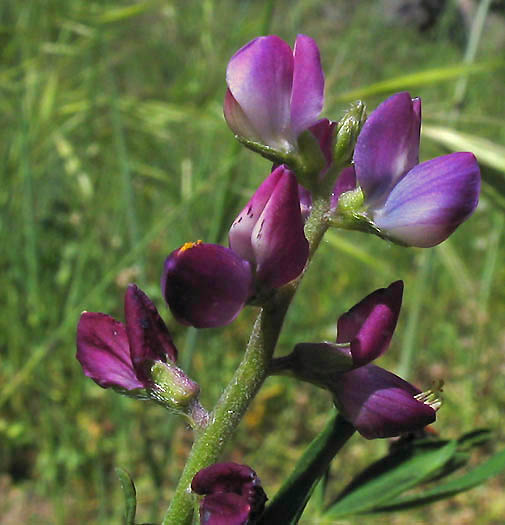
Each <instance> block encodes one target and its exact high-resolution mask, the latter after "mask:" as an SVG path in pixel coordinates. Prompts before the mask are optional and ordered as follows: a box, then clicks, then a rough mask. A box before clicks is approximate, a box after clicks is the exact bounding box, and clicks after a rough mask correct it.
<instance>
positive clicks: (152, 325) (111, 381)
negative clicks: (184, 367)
mask: <svg viewBox="0 0 505 525" xmlns="http://www.w3.org/2000/svg"><path fill="white" fill-rule="evenodd" d="M125 318H126V323H125V324H123V323H120V322H119V321H116V320H115V319H113V318H112V317H110V316H109V315H106V314H102V313H94V312H84V313H83V314H82V315H81V318H80V320H79V325H78V327H77V359H78V361H79V362H80V363H81V366H82V369H83V371H84V374H85V375H87V376H88V377H91V379H93V381H95V382H96V383H97V384H98V385H100V386H101V387H103V388H108V387H115V388H119V389H123V390H127V391H132V390H137V389H147V388H150V387H151V386H152V381H151V376H150V373H149V368H150V365H151V364H152V363H153V362H161V363H166V362H173V363H175V361H176V359H177V349H176V347H175V345H174V343H173V341H172V338H171V337H170V334H169V332H168V329H167V327H166V325H165V323H164V322H163V320H162V319H161V317H160V315H159V314H158V311H157V310H156V307H155V306H154V304H153V303H152V302H151V300H150V299H149V297H147V295H146V294H145V293H144V292H142V290H140V289H139V288H138V287H137V286H135V285H134V284H130V285H129V286H128V288H127V290H126V293H125Z"/></svg>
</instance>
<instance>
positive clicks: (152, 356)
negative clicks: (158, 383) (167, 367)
mask: <svg viewBox="0 0 505 525" xmlns="http://www.w3.org/2000/svg"><path fill="white" fill-rule="evenodd" d="M124 309H125V320H126V333H127V335H128V341H129V343H130V353H131V356H132V360H133V365H134V367H135V369H136V371H137V375H138V376H139V378H142V379H144V380H146V381H147V380H148V376H146V375H145V363H146V361H162V362H164V363H165V362H166V361H167V359H169V360H170V361H173V362H174V363H175V361H176V360H177V349H176V348H175V345H174V343H173V341H172V337H171V336H170V334H169V332H168V328H167V327H166V325H165V323H164V322H163V319H162V318H161V317H160V314H159V313H158V310H156V307H155V306H154V304H153V303H152V301H151V300H150V299H149V297H147V295H146V294H145V293H144V292H143V291H142V290H140V288H138V287H137V286H136V285H134V284H130V285H129V286H128V288H127V290H126V293H125V304H124Z"/></svg>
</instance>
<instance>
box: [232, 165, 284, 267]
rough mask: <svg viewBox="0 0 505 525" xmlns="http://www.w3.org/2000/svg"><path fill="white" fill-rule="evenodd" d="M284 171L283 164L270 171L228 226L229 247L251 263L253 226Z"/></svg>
mask: <svg viewBox="0 0 505 525" xmlns="http://www.w3.org/2000/svg"><path fill="white" fill-rule="evenodd" d="M285 172H287V170H286V169H285V168H284V166H279V167H278V168H276V169H275V170H274V171H272V173H270V175H269V176H268V177H267V178H266V179H265V180H264V181H263V183H262V184H261V185H260V187H259V188H258V189H257V190H256V192H255V193H254V195H253V196H252V198H251V200H250V201H249V202H248V203H247V205H246V206H245V208H244V209H243V210H242V211H241V212H240V214H239V215H238V217H237V218H236V219H235V221H234V222H233V224H232V226H231V228H230V233H229V237H228V238H229V242H230V248H231V249H232V250H233V251H234V252H235V253H237V254H238V255H240V256H241V257H243V258H244V259H247V260H248V261H250V262H251V263H254V262H255V256H254V250H253V248H252V245H251V235H252V232H253V229H254V226H255V225H256V222H257V221H258V219H259V217H260V215H261V213H262V212H263V210H264V209H265V206H266V204H267V202H268V200H269V199H270V197H271V196H272V193H273V191H274V189H275V186H276V185H277V183H278V182H279V180H280V178H281V177H282V176H283V174H284V173H285Z"/></svg>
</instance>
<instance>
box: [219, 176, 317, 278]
mask: <svg viewBox="0 0 505 525" xmlns="http://www.w3.org/2000/svg"><path fill="white" fill-rule="evenodd" d="M229 242H230V248H231V249H232V250H233V251H234V252H235V253H237V254H238V255H240V256H241V257H243V258H244V259H246V260H248V261H249V262H250V263H251V264H252V265H253V267H254V268H255V269H256V282H257V284H258V285H259V286H261V287H265V288H279V287H280V286H282V285H284V284H286V283H288V282H290V281H292V280H293V279H295V278H296V277H298V275H300V273H301V272H302V270H303V268H304V266H305V263H306V262H307V258H308V255H309V243H308V242H307V239H306V238H305V234H304V232H303V220H302V214H301V210H300V199H299V195H298V185H297V182H296V177H295V176H294V174H293V173H292V172H291V171H289V170H288V169H287V168H286V167H285V166H279V167H278V168H276V169H275V170H274V171H273V172H272V173H271V174H270V175H269V176H268V177H267V178H266V179H265V181H264V182H263V183H262V184H261V186H260V187H259V188H258V189H257V190H256V192H255V193H254V195H253V196H252V198H251V200H250V201H249V202H248V203H247V205H246V206H245V208H244V209H243V210H242V211H241V212H240V214H239V215H238V217H237V218H236V219H235V221H234V222H233V224H232V226H231V228H230V233H229Z"/></svg>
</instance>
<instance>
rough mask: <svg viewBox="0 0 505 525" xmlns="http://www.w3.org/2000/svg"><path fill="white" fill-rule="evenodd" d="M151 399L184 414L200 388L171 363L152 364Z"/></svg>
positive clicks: (157, 362)
mask: <svg viewBox="0 0 505 525" xmlns="http://www.w3.org/2000/svg"><path fill="white" fill-rule="evenodd" d="M151 380H152V382H153V383H154V386H153V387H152V388H151V389H150V396H151V398H152V399H154V400H156V401H158V402H159V403H160V404H162V405H163V406H164V407H166V408H168V409H171V410H175V411H176V412H186V409H188V407H190V405H191V404H192V402H193V401H194V400H195V399H197V397H198V394H199V393H200V386H199V385H198V384H197V383H195V382H194V381H193V380H191V379H190V378H189V377H188V376H187V375H186V374H185V373H184V372H183V371H182V370H181V369H180V368H179V367H177V366H176V365H175V364H173V363H171V362H166V363H162V362H160V361H156V362H154V364H153V365H152V366H151Z"/></svg>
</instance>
